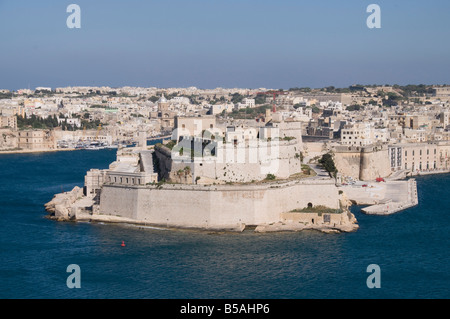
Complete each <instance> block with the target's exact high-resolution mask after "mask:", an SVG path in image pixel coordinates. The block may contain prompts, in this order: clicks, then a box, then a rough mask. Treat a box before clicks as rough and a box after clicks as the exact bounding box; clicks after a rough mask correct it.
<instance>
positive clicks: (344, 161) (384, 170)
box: [334, 146, 392, 181]
mask: <svg viewBox="0 0 450 319" xmlns="http://www.w3.org/2000/svg"><path fill="white" fill-rule="evenodd" d="M334 162H335V166H336V168H337V169H338V171H339V172H340V173H341V174H342V175H344V176H351V177H353V178H355V179H359V180H362V181H370V180H375V179H376V178H377V177H383V178H384V177H388V176H389V175H390V174H391V173H392V172H391V166H390V163H389V153H388V148H387V147H381V146H367V147H342V146H341V147H336V148H335V150H334Z"/></svg>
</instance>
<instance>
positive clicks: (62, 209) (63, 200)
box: [44, 186, 83, 220]
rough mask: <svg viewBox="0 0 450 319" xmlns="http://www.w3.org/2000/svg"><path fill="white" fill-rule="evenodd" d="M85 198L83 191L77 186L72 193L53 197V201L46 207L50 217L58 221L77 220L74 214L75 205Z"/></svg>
mask: <svg viewBox="0 0 450 319" xmlns="http://www.w3.org/2000/svg"><path fill="white" fill-rule="evenodd" d="M82 197H83V189H82V188H80V187H78V186H75V187H74V188H73V189H72V190H71V191H69V192H64V193H59V194H56V195H55V196H53V199H52V200H51V201H50V202H48V203H46V204H45V205H44V207H45V209H46V211H47V212H49V217H50V218H54V219H57V220H71V219H75V217H76V216H75V215H74V214H72V207H73V204H74V203H75V202H76V201H77V200H78V199H80V198H82Z"/></svg>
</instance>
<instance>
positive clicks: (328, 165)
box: [319, 153, 337, 177]
mask: <svg viewBox="0 0 450 319" xmlns="http://www.w3.org/2000/svg"><path fill="white" fill-rule="evenodd" d="M319 164H321V165H322V166H323V168H324V169H325V170H326V171H327V172H328V174H330V176H333V177H336V173H337V169H336V166H335V165H334V160H333V156H332V155H331V154H330V153H326V154H323V155H322V157H321V158H320V159H319Z"/></svg>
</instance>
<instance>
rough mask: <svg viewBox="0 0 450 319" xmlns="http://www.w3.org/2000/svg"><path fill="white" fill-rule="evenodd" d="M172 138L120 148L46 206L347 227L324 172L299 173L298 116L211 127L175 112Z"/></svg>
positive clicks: (276, 225) (223, 222)
mask: <svg viewBox="0 0 450 319" xmlns="http://www.w3.org/2000/svg"><path fill="white" fill-rule="evenodd" d="M175 122H176V123H175V126H176V129H175V130H174V133H173V136H172V140H171V141H169V142H168V143H165V144H164V145H162V144H159V145H155V147H150V148H149V147H147V143H146V138H145V134H142V135H141V142H140V145H139V147H136V148H121V149H119V150H118V152H117V159H116V161H115V162H113V163H111V164H110V167H109V168H108V169H106V170H96V169H93V170H90V171H89V172H88V173H87V175H86V177H85V186H84V188H83V189H80V188H75V189H74V190H72V191H71V192H68V193H62V194H58V195H56V196H55V197H54V198H53V200H52V201H51V202H49V203H48V204H46V208H47V210H48V211H49V212H50V214H51V216H52V217H54V218H56V219H60V220H89V221H105V222H122V223H132V224H140V225H148V226H157V227H167V228H189V229H208V230H231V231H242V230H244V229H245V228H250V229H253V228H254V229H255V231H280V230H290V231H298V230H302V229H318V230H321V231H325V232H340V231H354V230H356V229H357V228H358V225H357V222H356V218H355V217H354V215H353V214H352V213H351V212H350V211H349V210H348V205H349V203H350V201H349V199H348V198H347V197H346V195H345V193H344V192H342V191H340V190H339V188H338V187H337V185H336V180H335V179H334V178H331V177H330V176H328V175H326V176H318V175H317V176H314V175H310V176H305V174H304V173H303V171H302V162H301V152H302V151H303V142H302V127H301V123H300V122H297V121H295V120H292V119H285V120H283V119H282V118H281V117H277V116H276V114H274V116H273V118H272V119H271V120H270V121H268V122H266V123H262V124H260V125H258V126H245V125H239V126H238V125H229V124H227V125H225V126H220V125H219V126H218V125H217V123H216V121H215V118H208V117H203V118H200V117H199V118H196V117H190V118H176V119H175Z"/></svg>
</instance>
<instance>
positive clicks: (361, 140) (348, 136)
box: [341, 123, 374, 146]
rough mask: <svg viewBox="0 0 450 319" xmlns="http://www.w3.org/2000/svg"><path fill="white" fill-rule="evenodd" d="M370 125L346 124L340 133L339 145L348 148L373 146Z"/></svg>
mask: <svg viewBox="0 0 450 319" xmlns="http://www.w3.org/2000/svg"><path fill="white" fill-rule="evenodd" d="M373 142H374V139H373V127H372V124H371V123H353V124H347V125H345V126H344V128H343V129H342V131H341V144H342V145H348V146H366V145H370V144H373Z"/></svg>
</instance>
